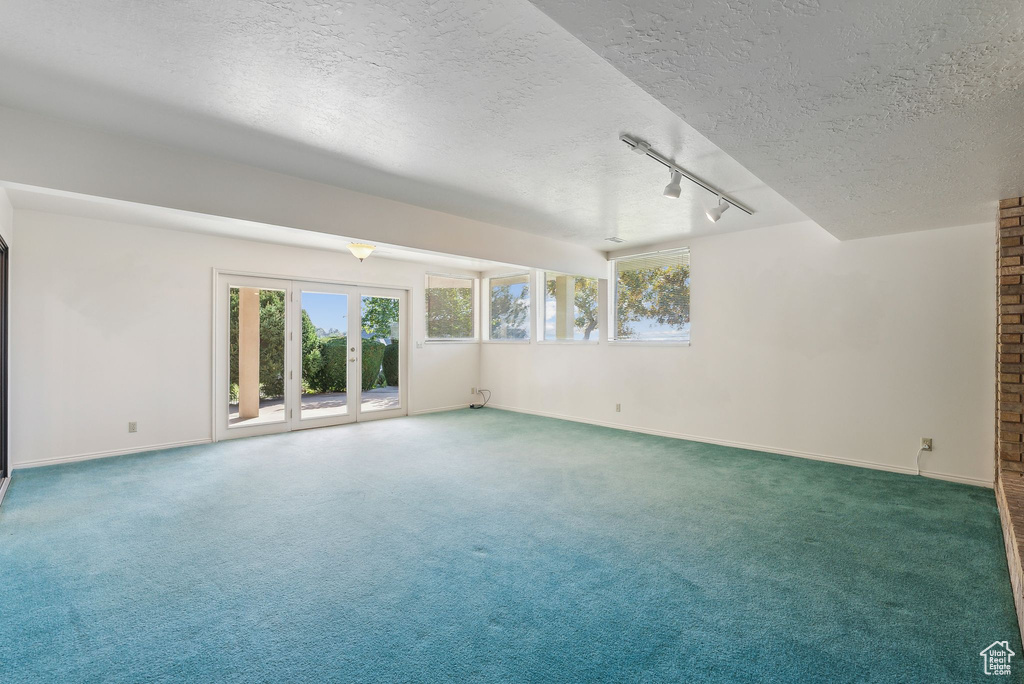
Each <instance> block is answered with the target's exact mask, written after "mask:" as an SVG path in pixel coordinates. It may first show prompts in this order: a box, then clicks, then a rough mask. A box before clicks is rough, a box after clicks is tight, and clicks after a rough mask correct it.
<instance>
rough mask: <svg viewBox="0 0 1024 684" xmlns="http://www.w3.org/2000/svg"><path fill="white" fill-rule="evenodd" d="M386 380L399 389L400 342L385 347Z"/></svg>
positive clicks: (396, 341)
mask: <svg viewBox="0 0 1024 684" xmlns="http://www.w3.org/2000/svg"><path fill="white" fill-rule="evenodd" d="M384 378H385V380H387V383H388V384H389V385H390V386H392V387H398V340H391V344H389V345H388V346H386V347H384Z"/></svg>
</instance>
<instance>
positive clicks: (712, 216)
mask: <svg viewBox="0 0 1024 684" xmlns="http://www.w3.org/2000/svg"><path fill="white" fill-rule="evenodd" d="M728 208H729V205H728V204H723V203H722V196H721V195H719V196H718V204H717V205H716V206H713V207H711V208H710V209H708V210H707V211H705V212H704V215H705V216H707V217H708V221H711V222H712V223H718V219H720V218H722V214H724V213H725V210H726V209H728Z"/></svg>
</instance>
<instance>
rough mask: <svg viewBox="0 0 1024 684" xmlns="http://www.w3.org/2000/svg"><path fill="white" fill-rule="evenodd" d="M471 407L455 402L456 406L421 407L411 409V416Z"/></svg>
mask: <svg viewBox="0 0 1024 684" xmlns="http://www.w3.org/2000/svg"><path fill="white" fill-rule="evenodd" d="M464 408H469V404H468V403H466V404H455V405H454V406H438V407H437V408H428V409H420V410H419V411H410V412H409V415H410V416H422V415H423V414H425V413H441V412H442V411H458V410H459V409H464Z"/></svg>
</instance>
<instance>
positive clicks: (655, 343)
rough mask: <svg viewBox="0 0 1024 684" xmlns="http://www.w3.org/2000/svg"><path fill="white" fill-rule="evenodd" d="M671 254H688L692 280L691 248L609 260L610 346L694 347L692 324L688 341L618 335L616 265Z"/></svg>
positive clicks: (656, 251)
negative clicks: (645, 338)
mask: <svg viewBox="0 0 1024 684" xmlns="http://www.w3.org/2000/svg"><path fill="white" fill-rule="evenodd" d="M670 252H686V255H687V266H688V267H690V269H691V270H690V278H691V280H692V278H693V270H692V267H693V251H692V250H691V248H690V247H671V248H668V249H656V250H653V251H650V252H637V253H636V254H621V255H619V256H616V257H614V258H612V259H609V260H608V315H607V317H606V320H607V323H608V344H609V345H612V346H618V345H622V346H630V347H690V346H692V345H693V327H692V323H691V327H690V336H689V337H687V339H686V341H685V342H683V341H679V340H638V339H630V338H619V337H617V334H618V321H617V320H616V316H617V315H618V311H619V277H618V272H617V270H616V268H615V265H616V263H617V262H619V261H626V260H628V259H637V258H639V257H645V256H651V255H655V254H666V253H670ZM690 292H691V295H692V293H693V285H692V283H691V285H690Z"/></svg>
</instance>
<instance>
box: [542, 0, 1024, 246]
mask: <svg viewBox="0 0 1024 684" xmlns="http://www.w3.org/2000/svg"><path fill="white" fill-rule="evenodd" d="M532 2H533V3H534V4H535V5H537V6H538V7H540V8H541V9H543V10H544V11H545V12H546V13H548V14H549V15H550V16H551V17H552V18H554V19H555V20H557V21H558V22H559V23H560V24H561V25H562V26H564V27H565V28H567V29H568V30H569V31H571V32H572V33H573V34H574V35H576V36H577V37H579V38H580V39H581V40H582V41H583V42H585V43H586V44H587V45H588V46H590V47H591V48H592V49H593V50H594V51H595V52H596V53H597V54H599V55H601V56H602V57H604V58H605V59H606V60H608V61H609V62H610V63H611V64H612V65H614V66H615V67H616V68H617V69H619V70H620V71H621V72H622V73H623V74H625V75H626V76H628V77H629V78H630V79H632V80H633V81H634V82H635V83H637V84H639V85H640V86H641V87H643V88H644V89H645V90H646V91H647V92H649V93H651V94H652V95H654V96H655V97H657V98H658V99H659V100H660V101H661V102H663V103H664V104H665V105H666V106H667V107H668V108H669V109H671V110H672V111H673V112H675V113H676V114H678V115H679V116H680V117H682V118H683V119H685V120H686V122H687V123H688V124H690V125H691V126H693V127H694V128H695V129H696V130H698V131H700V132H701V133H702V134H704V135H705V136H707V137H708V138H709V139H710V140H711V141H712V142H714V143H715V144H717V145H719V146H720V147H721V148H722V149H723V150H724V151H726V152H728V153H729V154H730V155H732V156H733V158H735V159H736V160H737V161H739V162H740V163H742V164H744V165H745V166H746V168H748V169H750V170H751V171H752V172H753V173H754V174H756V175H757V176H758V177H759V178H761V180H763V181H765V182H766V183H768V184H769V185H770V186H771V187H773V188H774V189H775V190H777V191H779V192H780V193H781V194H782V195H784V196H785V197H786V198H787V199H789V200H790V201H791V202H793V203H794V204H795V205H796V206H797V207H799V208H800V209H801V210H803V211H804V212H805V213H806V214H807V215H808V216H809V217H810V218H812V219H814V220H815V221H817V222H818V223H819V224H820V225H821V226H822V227H824V228H825V229H827V230H829V231H830V232H832V233H833V234H834V235H836V236H837V237H840V238H844V239H846V238H856V237H866V236H871V235H881V234H887V233H896V232H906V231H912V230H923V229H927V228H937V227H943V226H952V225H964V224H971V223H977V222H988V221H991V220H993V216H994V211H995V210H994V203H995V201H996V200H998V199H1000V198H1002V197H1010V196H1016V195H1019V194H1021V193H1022V192H1024V88H1021V85H1022V84H1024V3H1021V2H1020V0H925V1H923V2H900V1H899V0H856V1H855V2H831V3H826V2H819V0H773V1H772V2H759V1H758V0H714V1H712V0H691V1H690V2H686V1H682V0H630V1H629V2H625V1H624V0H532Z"/></svg>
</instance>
